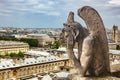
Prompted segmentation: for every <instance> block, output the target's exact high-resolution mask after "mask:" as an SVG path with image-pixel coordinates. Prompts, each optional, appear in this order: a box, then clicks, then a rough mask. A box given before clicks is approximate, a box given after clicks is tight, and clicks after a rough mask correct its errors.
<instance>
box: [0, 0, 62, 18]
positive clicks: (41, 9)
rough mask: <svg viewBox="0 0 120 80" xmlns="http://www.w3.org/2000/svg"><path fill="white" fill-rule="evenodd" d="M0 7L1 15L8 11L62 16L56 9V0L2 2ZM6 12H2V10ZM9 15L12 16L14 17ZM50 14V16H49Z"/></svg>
mask: <svg viewBox="0 0 120 80" xmlns="http://www.w3.org/2000/svg"><path fill="white" fill-rule="evenodd" d="M0 4H2V5H0V13H1V14H2V13H3V12H4V13H8V12H7V10H9V11H10V12H13V13H16V12H17V13H26V14H27V13H34V14H35V13H42V14H43V13H44V14H45V15H55V16H58V15H60V12H59V11H58V10H57V9H56V7H55V6H56V5H57V1H54V0H6V1H4V0H2V1H1V3H0ZM1 9H2V10H5V11H6V12H5V11H2V10H1ZM13 13H9V14H10V15H14V14H13ZM48 13H49V14H48Z"/></svg>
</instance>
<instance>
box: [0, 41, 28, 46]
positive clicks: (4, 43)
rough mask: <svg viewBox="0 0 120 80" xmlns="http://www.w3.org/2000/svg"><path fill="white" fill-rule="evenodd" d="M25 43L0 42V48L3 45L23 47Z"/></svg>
mask: <svg viewBox="0 0 120 80" xmlns="http://www.w3.org/2000/svg"><path fill="white" fill-rule="evenodd" d="M25 44H27V43H24V42H17V41H0V46H3V45H25Z"/></svg>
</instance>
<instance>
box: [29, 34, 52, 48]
mask: <svg viewBox="0 0 120 80" xmlns="http://www.w3.org/2000/svg"><path fill="white" fill-rule="evenodd" d="M27 37H30V38H34V39H38V41H39V43H38V46H42V47H44V46H46V45H47V44H48V43H50V42H54V39H53V38H50V37H49V36H48V35H47V34H28V35H27Z"/></svg>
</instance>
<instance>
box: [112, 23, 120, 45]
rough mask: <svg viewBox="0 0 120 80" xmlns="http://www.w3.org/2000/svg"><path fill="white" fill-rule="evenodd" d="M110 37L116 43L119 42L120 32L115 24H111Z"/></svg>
mask: <svg viewBox="0 0 120 80" xmlns="http://www.w3.org/2000/svg"><path fill="white" fill-rule="evenodd" d="M112 39H113V40H114V41H115V43H116V44H120V32H119V30H118V26H116V25H114V26H113V31H112Z"/></svg>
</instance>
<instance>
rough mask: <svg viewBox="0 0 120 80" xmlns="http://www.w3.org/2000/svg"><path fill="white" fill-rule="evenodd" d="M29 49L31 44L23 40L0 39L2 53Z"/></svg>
mask: <svg viewBox="0 0 120 80" xmlns="http://www.w3.org/2000/svg"><path fill="white" fill-rule="evenodd" d="M28 49H29V45H28V44H27V43H23V42H16V41H0V55H5V54H9V53H18V52H20V51H21V52H26V51H28Z"/></svg>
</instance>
